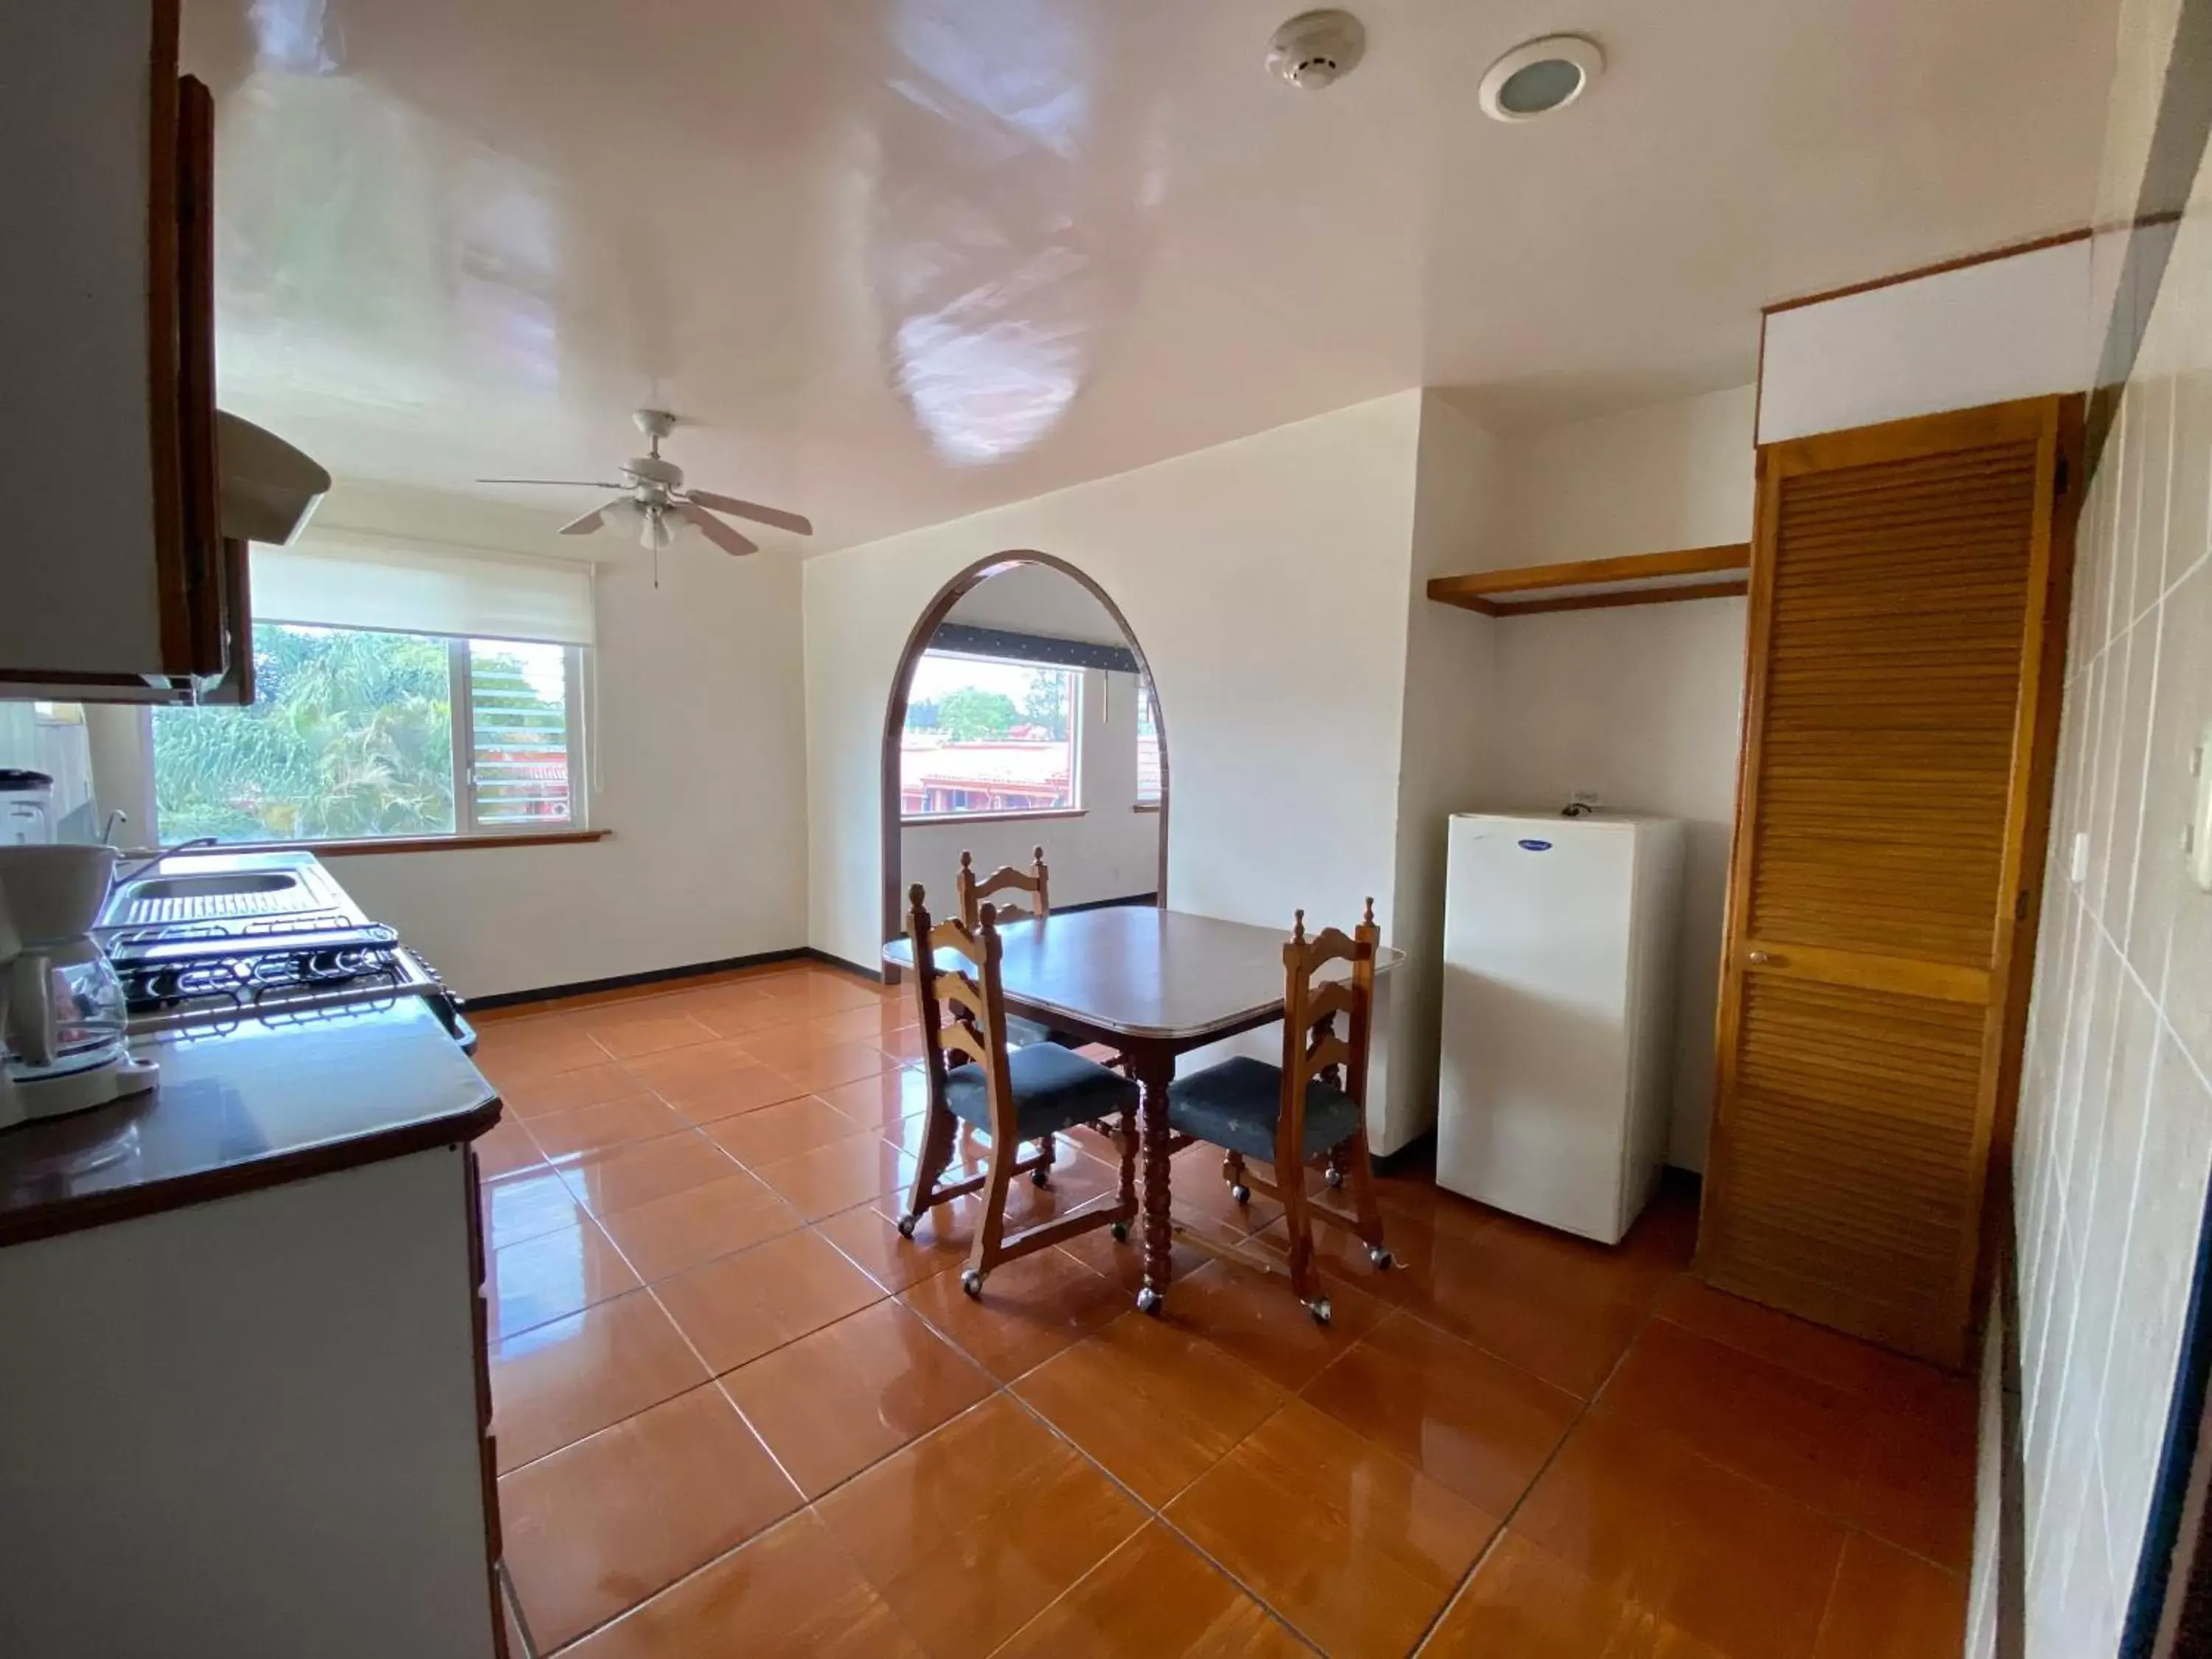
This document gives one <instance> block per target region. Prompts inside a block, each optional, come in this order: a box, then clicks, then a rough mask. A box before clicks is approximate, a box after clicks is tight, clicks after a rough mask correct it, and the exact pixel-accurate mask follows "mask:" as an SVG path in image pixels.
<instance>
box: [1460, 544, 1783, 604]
mask: <svg viewBox="0 0 2212 1659" xmlns="http://www.w3.org/2000/svg"><path fill="white" fill-rule="evenodd" d="M1750 573H1751V544H1749V543H1748V542H1730V543H1729V544H1727V545H1726V546H1724V547H1686V548H1683V549H1681V550H1679V551H1676V552H1673V553H1632V554H1628V555H1626V556H1624V557H1621V558H1618V559H1581V560H1577V562H1574V563H1572V564H1532V565H1525V566H1523V567H1522V568H1520V569H1518V570H1483V571H1478V572H1477V573H1475V574H1474V575H1471V576H1438V577H1436V578H1435V579H1434V580H1431V582H1430V583H1429V597H1430V598H1431V599H1436V600H1438V601H1440V602H1441V603H1443V604H1445V605H1458V606H1460V607H1461V608H1462V609H1463V610H1468V611H1480V612H1481V613H1482V614H1483V615H1484V616H1486V617H1520V616H1526V615H1528V614H1529V613H1531V612H1534V611H1598V610H1603V609H1604V608H1606V607H1607V606H1608V605H1665V604H1668V603H1669V602H1671V601H1673V600H1675V599H1726V598H1728V597H1729V596H1731V595H1734V594H1738V593H1741V592H1746V591H1747V589H1748V588H1749V586H1750Z"/></svg>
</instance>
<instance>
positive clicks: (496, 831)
mask: <svg viewBox="0 0 2212 1659" xmlns="http://www.w3.org/2000/svg"><path fill="white" fill-rule="evenodd" d="M253 626H254V627H257V628H260V627H267V628H301V629H313V630H314V631H315V632H317V633H329V634H380V635H387V636H402V637H409V638H414V639H420V640H435V641H440V642H441V643H442V644H443V645H444V646H445V647H446V682H447V709H446V714H447V722H448V725H449V726H450V728H451V730H450V736H451V739H452V744H451V746H452V750H453V829H448V830H428V831H424V830H415V829H410V830H400V831H395V832H394V833H392V834H391V835H379V836H285V837H283V838H282V839H275V838H272V839H270V840H265V841H225V842H218V843H217V845H218V846H220V847H222V848H225V849H231V848H235V849H237V850H239V851H240V852H254V851H275V850H278V849H282V848H305V849H307V850H311V851H318V850H319V851H334V852H344V853H376V852H421V851H430V850H436V849H441V848H462V847H499V846H510V845H513V844H516V843H527V842H581V841H599V840H603V839H605V836H607V834H608V833H609V832H608V831H606V830H605V829H599V828H598V827H596V826H595V825H594V824H593V823H592V813H591V798H592V789H591V787H590V781H589V777H588V775H587V774H586V770H585V765H586V757H587V755H588V752H589V743H590V738H589V734H588V733H587V732H586V729H585V728H586V709H587V708H588V706H589V704H590V702H591V699H590V697H589V696H587V695H586V676H587V674H588V673H589V671H590V660H589V659H590V653H591V649H592V647H589V646H584V645H568V644H562V643H560V642H558V641H547V640H503V639H498V638H494V637H491V636H489V635H460V634H436V633H431V632H428V631H427V630H424V629H412V628H349V627H346V626H343V625H342V624H338V623H293V622H286V621H284V620H283V619H282V618H280V617H256V618H255V619H254V622H253ZM472 645H489V646H499V645H528V646H541V647H542V646H548V645H550V646H553V647H555V648H556V649H558V650H559V651H560V653H561V659H562V693H563V710H562V712H563V725H564V731H565V733H566V736H567V738H568V753H567V762H568V816H567V817H562V818H560V819H557V820H556V819H548V820H546V821H545V823H544V824H543V826H542V827H537V828H532V827H529V826H527V825H523V824H517V823H513V822H501V823H485V822H484V821H483V817H481V813H480V803H479V801H478V799H477V768H476V749H477V745H476V696H475V682H474V678H473V675H472V670H471V660H470V647H471V646H472ZM206 706H207V707H209V708H215V707H218V706H219V705H214V704H210V705H206ZM154 712H155V711H154V710H153V709H151V708H148V709H147V710H146V711H145V713H144V715H143V719H144V720H145V722H146V724H145V728H144V731H145V744H146V748H145V755H146V785H145V787H146V797H145V799H146V803H147V805H148V806H149V809H150V818H151V822H152V826H153V829H154V831H155V836H156V838H157V842H158V841H159V839H160V837H161V805H160V799H159V795H158V793H157V785H156V781H155V779H156V772H155V767H156V756H155V749H156V746H157V736H158V734H157V733H156V732H155V726H154V721H153V714H154Z"/></svg>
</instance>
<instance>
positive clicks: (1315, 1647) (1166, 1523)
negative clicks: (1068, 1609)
mask: <svg viewBox="0 0 2212 1659" xmlns="http://www.w3.org/2000/svg"><path fill="white" fill-rule="evenodd" d="M1146 1317H1149V1316H1147V1315H1146V1314H1144V1313H1142V1312H1140V1311H1139V1310H1136V1309H1134V1308H1131V1309H1128V1310H1125V1311H1124V1312H1122V1313H1120V1314H1116V1315H1115V1316H1114V1318H1113V1319H1112V1320H1109V1322H1108V1323H1109V1324H1114V1323H1118V1322H1120V1321H1121V1320H1123V1319H1144V1318H1146ZM1105 1328H1106V1327H1105V1326H1103V1325H1102V1326H1100V1327H1099V1331H1103V1330H1104V1329H1105ZM1097 1334H1098V1331H1092V1332H1089V1333H1086V1334H1085V1336H1084V1337H1083V1338H1082V1339H1080V1341H1088V1340H1090V1339H1091V1337H1093V1336H1096V1335H1097ZM1192 1335H1194V1336H1195V1337H1197V1339H1198V1340H1200V1341H1204V1340H1205V1338H1204V1336H1203V1334H1200V1333H1196V1332H1194V1333H1192ZM1354 1340H1355V1342H1357V1341H1361V1340H1365V1339H1364V1338H1356V1339H1354ZM1080 1341H1079V1342H1073V1343H1070V1344H1069V1345H1068V1346H1066V1347H1065V1348H1062V1349H1061V1350H1060V1353H1055V1354H1053V1355H1051V1356H1050V1357H1049V1358H1044V1359H1041V1360H1039V1361H1038V1362H1037V1363H1036V1364H1034V1365H1032V1366H1030V1369H1029V1370H1025V1371H1024V1372H1023V1373H1022V1374H1021V1376H1018V1377H1016V1378H1015V1379H1014V1380H1013V1382H1012V1383H1003V1384H1001V1385H1000V1387H1001V1388H1002V1389H1003V1390H1004V1392H1005V1393H1006V1395H1007V1396H1008V1397H1009V1398H1011V1399H1012V1401H1014V1403H1015V1404H1016V1405H1018V1406H1019V1407H1021V1408H1022V1409H1023V1410H1024V1411H1025V1412H1027V1413H1029V1414H1030V1416H1031V1417H1032V1418H1034V1419H1036V1421H1037V1422H1038V1423H1039V1424H1041V1425H1042V1426H1043V1427H1044V1428H1045V1429H1046V1430H1047V1431H1049V1432H1050V1433H1051V1434H1052V1435H1053V1436H1054V1437H1055V1438H1057V1439H1059V1440H1060V1441H1062V1442H1064V1443H1066V1445H1067V1446H1069V1447H1070V1448H1071V1449H1073V1451H1074V1452H1075V1454H1076V1455H1077V1456H1079V1457H1080V1458H1082V1459H1083V1461H1084V1462H1086V1463H1088V1464H1090V1465H1091V1468H1094V1469H1096V1470H1097V1471H1098V1473H1099V1474H1102V1475H1103V1476H1105V1478H1106V1479H1107V1480H1109V1481H1111V1482H1112V1483H1113V1484H1114V1486H1115V1487H1116V1488H1117V1489H1119V1490H1120V1491H1121V1492H1122V1493H1124V1494H1125V1495H1126V1496H1127V1498H1128V1499H1129V1501H1130V1502H1131V1503H1133V1504H1135V1505H1136V1506H1137V1507H1138V1509H1139V1510H1142V1511H1143V1512H1144V1514H1145V1516H1146V1520H1145V1521H1144V1522H1142V1523H1140V1524H1139V1527H1138V1528H1137V1531H1136V1532H1133V1533H1131V1534H1129V1538H1134V1537H1136V1536H1137V1534H1138V1533H1141V1532H1142V1531H1143V1530H1144V1529H1145V1527H1146V1526H1147V1525H1150V1524H1151V1523H1152V1522H1158V1523H1159V1524H1160V1525H1161V1526H1163V1527H1164V1528H1167V1530H1168V1531H1169V1532H1170V1533H1172V1534H1175V1536H1176V1538H1178V1539H1180V1540H1182V1542H1183V1544H1184V1545H1185V1546H1186V1547H1188V1548H1189V1550H1190V1551H1191V1553H1193V1554H1194V1555H1196V1556H1197V1557H1198V1558H1199V1559H1200V1560H1202V1561H1204V1562H1206V1564H1207V1565H1209V1566H1211V1567H1212V1568H1213V1570H1214V1571H1217V1572H1218V1573H1219V1574H1220V1575H1221V1576H1222V1577H1224V1578H1225V1579H1227V1580H1228V1581H1229V1583H1231V1584H1234V1585H1235V1586H1236V1587H1237V1589H1238V1590H1239V1591H1241V1592H1242V1593H1243V1594H1244V1595H1247V1596H1249V1597H1250V1598H1251V1600H1252V1601H1253V1603H1254V1604H1255V1606H1257V1607H1259V1608H1260V1610H1261V1612H1262V1613H1266V1614H1267V1616H1268V1617H1269V1618H1270V1619H1272V1620H1274V1621H1275V1622H1276V1623H1277V1624H1279V1625H1280V1626H1282V1627H1283V1628H1284V1629H1285V1630H1286V1631H1288V1632H1290V1634H1291V1638H1293V1639H1294V1640H1296V1641H1297V1643H1298V1644H1300V1645H1301V1646H1304V1647H1306V1648H1309V1649H1310V1650H1312V1651H1314V1652H1316V1653H1320V1652H1322V1648H1321V1646H1320V1644H1318V1643H1316V1642H1314V1641H1312V1640H1311V1639H1310V1638H1308V1637H1307V1636H1306V1634H1305V1633H1304V1632H1303V1631H1301V1630H1299V1629H1298V1627H1297V1626H1295V1625H1293V1624H1292V1623H1291V1621H1290V1620H1289V1618H1288V1617H1287V1616H1286V1615H1285V1613H1283V1612H1282V1611H1281V1610H1280V1609H1279V1608H1278V1607H1276V1606H1275V1605H1274V1603H1273V1602H1272V1601H1268V1600H1267V1597H1265V1596H1264V1595H1261V1594H1260V1593H1259V1592H1258V1591H1257V1590H1255V1589H1253V1588H1252V1586H1251V1585H1249V1584H1248V1583H1245V1582H1244V1581H1243V1579H1242V1578H1240V1577H1237V1574H1236V1573H1234V1572H1232V1571H1231V1570H1230V1569H1229V1567H1228V1565H1226V1564H1225V1563H1224V1562H1222V1561H1221V1560H1219V1559H1218V1558H1217V1557H1215V1556H1214V1555H1213V1553H1212V1552H1211V1551H1209V1550H1207V1549H1206V1547H1205V1546H1204V1545H1202V1544H1200V1542H1199V1541H1197V1540H1196V1539H1194V1538H1193V1537H1192V1536H1191V1535H1190V1534H1188V1533H1187V1532H1185V1531H1184V1530H1183V1529H1182V1528H1181V1527H1180V1526H1178V1525H1176V1522H1175V1521H1174V1520H1173V1519H1172V1518H1170V1516H1169V1515H1168V1512H1167V1510H1168V1504H1152V1503H1148V1502H1147V1501H1146V1499H1145V1498H1144V1497H1143V1495H1142V1494H1140V1493H1139V1492H1137V1491H1136V1489H1135V1488H1134V1487H1133V1486H1130V1485H1129V1484H1128V1483H1127V1481H1125V1480H1122V1479H1121V1477H1120V1476H1119V1475H1117V1474H1115V1473H1114V1471H1113V1470H1111V1469H1109V1468H1107V1467H1106V1466H1105V1465H1104V1464H1103V1463H1102V1462H1099V1461H1098V1459H1097V1458H1096V1457H1093V1456H1092V1455H1091V1453H1090V1452H1089V1451H1088V1450H1086V1449H1085V1447H1084V1445H1083V1443H1081V1442H1080V1441H1079V1440H1077V1439H1076V1438H1075V1437H1073V1435H1071V1434H1069V1433H1068V1432H1067V1431H1066V1430H1065V1429H1063V1428H1061V1427H1060V1425H1059V1424H1057V1423H1055V1422H1054V1421H1053V1420H1052V1419H1050V1418H1049V1417H1047V1416H1046V1415H1045V1414H1044V1413H1043V1412H1042V1411H1041V1410H1040V1409H1039V1408H1038V1407H1036V1406H1034V1405H1032V1404H1030V1401H1029V1400H1028V1399H1027V1398H1026V1397H1024V1395H1021V1394H1019V1393H1018V1392H1016V1390H1015V1386H1014V1385H1015V1383H1021V1382H1024V1381H1025V1380H1027V1379H1028V1378H1030V1377H1031V1376H1036V1374H1037V1372H1039V1371H1041V1370H1043V1369H1044V1368H1045V1367H1046V1366H1047V1365H1049V1364H1052V1363H1053V1361H1054V1360H1055V1359H1058V1358H1060V1355H1061V1354H1065V1353H1069V1352H1073V1350H1074V1349H1075V1348H1076V1347H1077V1346H1080ZM1207 1346H1208V1347H1209V1348H1212V1350H1213V1352H1217V1353H1219V1354H1221V1355H1222V1357H1223V1358H1225V1359H1227V1360H1229V1361H1230V1362H1231V1364H1237V1365H1239V1366H1242V1367H1243V1369H1244V1370H1252V1367H1250V1366H1249V1365H1245V1364H1244V1363H1243V1361H1242V1360H1240V1359H1238V1358H1237V1356H1236V1355H1235V1354H1232V1353H1230V1352H1227V1351H1226V1350H1225V1349H1222V1348H1219V1347H1216V1346H1214V1345H1213V1344H1212V1343H1208V1344H1207ZM1252 1374H1253V1375H1254V1376H1261V1373H1260V1372H1258V1371H1253V1372H1252ZM1262 1380H1263V1381H1267V1382H1273V1379H1272V1378H1268V1377H1264V1376H1263V1377H1262ZM1275 1386H1276V1387H1277V1388H1278V1389H1280V1390H1281V1392H1282V1394H1283V1396H1284V1397H1283V1398H1282V1399H1281V1400H1279V1401H1276V1403H1275V1404H1274V1406H1273V1407H1272V1408H1270V1410H1269V1411H1268V1413H1267V1416H1266V1417H1264V1418H1262V1419H1261V1420H1260V1422H1259V1423H1258V1424H1257V1425H1254V1427H1253V1428H1252V1429H1251V1430H1249V1431H1248V1432H1246V1433H1245V1434H1243V1436H1241V1437H1239V1438H1238V1439H1237V1443H1236V1445H1233V1446H1231V1448H1230V1449H1229V1450H1228V1451H1225V1452H1224V1453H1222V1455H1220V1456H1219V1457H1217V1458H1215V1459H1214V1460H1213V1461H1212V1462H1211V1463H1209V1464H1207V1465H1206V1468H1204V1469H1203V1470H1201V1471H1200V1473H1198V1474H1195V1475H1193V1476H1192V1477H1191V1478H1190V1479H1189V1480H1187V1481H1185V1482H1184V1483H1183V1484H1182V1486H1178V1487H1176V1490H1175V1493H1174V1495H1173V1496H1172V1497H1170V1498H1169V1500H1168V1503H1169V1504H1172V1503H1173V1502H1174V1501H1175V1500H1176V1498H1181V1497H1182V1495H1183V1494H1184V1493H1185V1492H1188V1491H1189V1490H1190V1489H1191V1488H1192V1487H1193V1486H1196V1485H1197V1484H1198V1483H1199V1482H1200V1480H1204V1479H1205V1478H1206V1475H1208V1474H1212V1472H1213V1471H1214V1470H1215V1469H1217V1468H1219V1467H1220V1466H1221V1464H1222V1463H1223V1462H1225V1460H1226V1459H1228V1458H1229V1457H1230V1456H1231V1455H1232V1454H1233V1453H1234V1452H1235V1451H1236V1449H1237V1446H1241V1445H1243V1443H1244V1442H1245V1441H1247V1440H1249V1439H1250V1438H1251V1437H1252V1436H1253V1435H1255V1434H1257V1433H1258V1432H1259V1431H1260V1430H1261V1428H1263V1427H1265V1426H1266V1425H1267V1424H1268V1423H1269V1422H1271V1421H1273V1419H1274V1418H1275V1416H1276V1414H1277V1413H1279V1412H1280V1411H1281V1410H1282V1409H1283V1407H1285V1406H1287V1405H1289V1404H1290V1402H1291V1401H1293V1400H1295V1399H1297V1394H1296V1393H1295V1392H1293V1391H1291V1390H1290V1389H1282V1388H1281V1385H1280V1384H1279V1383H1277V1384H1276V1385H1275ZM1129 1538H1124V1539H1123V1540H1121V1542H1120V1543H1117V1544H1115V1546H1114V1547H1113V1549H1110V1550H1109V1551H1107V1552H1106V1553H1105V1554H1104V1555H1102V1556H1100V1557H1099V1558H1098V1559H1097V1560H1096V1561H1094V1562H1092V1563H1091V1565H1090V1566H1088V1567H1086V1568H1085V1569H1084V1571H1083V1572H1082V1573H1081V1574H1080V1575H1079V1576H1078V1577H1077V1578H1076V1579H1075V1581H1074V1582H1073V1583H1071V1584H1069V1585H1068V1586H1067V1587H1066V1589H1063V1590H1062V1591H1060V1594H1059V1595H1055V1596H1054V1597H1053V1599H1052V1600H1051V1601H1048V1602H1047V1603H1046V1604H1045V1605H1044V1606H1043V1607H1040V1608H1038V1609H1037V1611H1036V1613H1035V1614H1033V1615H1032V1616H1031V1617H1030V1619H1029V1620H1025V1621H1024V1624H1023V1626H1022V1630H1026V1629H1028V1628H1029V1626H1030V1625H1031V1624H1034V1623H1036V1620H1038V1619H1042V1617H1044V1615H1045V1614H1046V1613H1048V1612H1049V1611H1051V1609H1052V1608H1053V1607H1055V1606H1057V1605H1058V1604H1059V1603H1060V1601H1064V1600H1066V1598H1067V1597H1068V1596H1069V1595H1073V1594H1074V1592H1075V1591H1076V1589H1078V1588H1079V1586H1080V1585H1081V1584H1082V1583H1083V1581H1084V1580H1085V1579H1086V1578H1088V1577H1090V1576H1091V1574H1092V1573H1093V1572H1096V1571H1097V1570H1098V1569H1099V1568H1100V1567H1101V1566H1103V1565H1105V1564H1106V1562H1107V1561H1108V1560H1109V1559H1111V1558H1112V1557H1113V1556H1114V1555H1115V1553H1116V1552H1118V1551H1120V1550H1121V1549H1122V1548H1123V1547H1126V1546H1127V1544H1128V1542H1129ZM1020 1634H1021V1631H1020V1630H1018V1631H1016V1632H1013V1634H1012V1636H1009V1637H1007V1638H1006V1641H1008V1642H1011V1641H1012V1640H1013V1639H1014V1638H1015V1637H1017V1636H1019V1635H1020ZM999 1645H1000V1648H1003V1647H1004V1646H1005V1645H1006V1643H1003V1642H1002V1643H1000V1644H999ZM993 1651H994V1652H995V1651H997V1650H996V1649H994V1650H993Z"/></svg>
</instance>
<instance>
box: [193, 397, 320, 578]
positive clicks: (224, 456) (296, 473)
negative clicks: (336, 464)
mask: <svg viewBox="0 0 2212 1659" xmlns="http://www.w3.org/2000/svg"><path fill="white" fill-rule="evenodd" d="M215 453H216V474H217V478H218V482H219V485H220V488H219V491H218V495H219V507H220V516H221V519H222V538H223V539H224V540H225V541H236V542H261V543H264V544H268V545H270V546H272V547H283V546H284V545H285V544H288V543H289V542H290V541H291V539H292V538H294V537H295V536H297V535H298V534H299V533H300V532H301V530H303V529H305V528H306V527H307V520H309V519H311V518H313V516H314V512H315V508H316V507H317V505H318V504H319V503H320V502H321V501H322V499H323V497H324V496H325V495H327V494H328V493H329V491H330V487H331V475H330V474H329V473H328V472H327V471H324V469H323V468H322V467H321V466H320V465H317V464H316V462H315V461H314V460H313V459H312V458H311V457H309V456H308V455H307V453H305V452H303V451H301V450H300V449H297V448H295V447H293V446H292V445H290V444H288V443H286V442H285V441H283V439H282V438H280V437H278V436H277V435H276V434H275V433H273V432H271V431H270V430H268V429H267V428H265V427H258V426H256V425H254V424H253V422H251V421H248V420H242V419H240V417H239V416H235V415H233V414H231V413H230V412H228V410H220V409H219V410H216V416H215Z"/></svg>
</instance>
